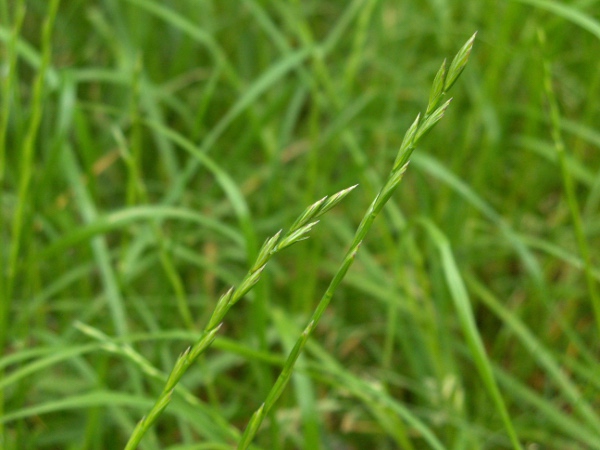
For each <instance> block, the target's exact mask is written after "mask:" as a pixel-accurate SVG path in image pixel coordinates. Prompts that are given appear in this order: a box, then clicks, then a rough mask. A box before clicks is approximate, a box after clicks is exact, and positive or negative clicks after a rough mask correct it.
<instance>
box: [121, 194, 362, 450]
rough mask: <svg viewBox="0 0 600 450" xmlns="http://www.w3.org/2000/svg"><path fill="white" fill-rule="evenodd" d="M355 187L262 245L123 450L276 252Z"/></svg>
mask: <svg viewBox="0 0 600 450" xmlns="http://www.w3.org/2000/svg"><path fill="white" fill-rule="evenodd" d="M355 187H356V186H351V187H349V188H347V189H344V190H342V191H340V192H338V193H336V194H334V195H332V196H330V197H324V198H322V199H321V200H319V201H317V202H315V203H314V204H312V205H311V206H309V207H308V208H307V209H306V210H305V211H304V212H303V213H302V214H301V215H300V217H299V218H298V220H296V221H295V222H294V225H293V226H292V227H291V228H290V229H289V230H288V232H287V233H286V234H284V235H283V236H282V237H281V231H279V232H277V233H276V234H275V235H274V236H272V237H270V238H269V239H267V240H266V241H265V243H264V244H263V245H262V247H261V248H260V250H259V251H258V254H257V258H256V262H255V263H254V264H251V265H250V267H251V268H250V270H249V271H248V273H247V274H246V276H245V277H244V279H243V280H242V281H241V282H240V284H239V285H238V287H237V288H235V287H231V288H230V289H229V290H228V291H227V292H225V293H224V294H223V295H222V296H221V298H220V299H219V300H218V301H217V305H216V306H215V309H214V310H213V313H212V315H211V317H210V318H209V320H208V324H207V325H206V327H205V328H204V331H203V332H202V336H201V337H200V339H198V340H197V341H196V343H195V344H194V345H192V346H191V347H189V348H188V349H187V350H185V351H184V352H183V354H182V355H181V356H180V357H179V358H178V359H177V361H176V362H175V366H174V367H173V369H172V370H171V374H170V375H169V377H168V379H167V382H166V383H165V386H164V387H163V390H162V392H161V393H160V395H159V396H158V399H157V400H156V402H155V403H154V405H153V406H152V407H151V408H150V411H149V412H148V414H146V416H144V417H143V418H142V419H141V420H140V421H139V422H138V424H137V426H136V427H135V429H134V430H133V432H132V434H131V436H130V438H129V441H128V442H127V445H126V447H125V450H134V449H136V448H137V446H138V444H139V443H140V441H141V440H142V438H143V437H144V435H145V434H146V433H147V432H148V430H149V429H150V427H151V426H152V424H153V423H154V422H156V420H157V419H158V418H159V417H160V415H161V414H162V412H163V411H164V410H165V408H166V407H167V406H168V405H169V403H170V401H171V396H172V393H173V390H174V389H175V387H176V386H177V384H178V383H179V381H180V380H181V378H182V377H183V375H184V374H185V372H186V371H187V370H188V369H189V367H190V366H191V365H192V364H193V363H194V361H196V359H197V358H198V357H199V356H200V355H201V354H202V353H204V352H205V351H206V349H207V348H208V347H209V346H210V345H211V344H212V342H213V340H214V339H215V336H216V334H217V333H218V331H219V329H220V328H221V325H222V321H223V319H224V318H225V315H226V314H227V311H229V309H230V308H231V307H232V306H233V305H235V304H236V303H237V302H238V301H240V300H241V299H242V297H243V296H244V295H246V294H247V293H248V292H249V291H250V290H251V289H252V288H253V287H254V286H255V285H256V283H258V281H259V280H260V276H261V274H262V271H263V270H264V269H265V267H266V265H267V263H268V262H269V260H270V259H271V257H273V256H274V255H275V254H276V253H277V252H279V251H281V250H283V249H284V248H287V247H289V246H290V245H293V244H295V243H296V242H299V241H302V240H304V239H306V238H307V234H308V232H310V230H311V228H312V227H313V226H314V225H315V224H316V223H317V222H318V221H317V220H316V219H318V218H319V217H321V216H322V215H323V214H325V213H326V212H327V211H329V210H330V209H331V208H333V207H334V206H335V205H337V204H338V203H339V202H341V201H342V200H343V199H344V198H345V197H346V196H347V195H348V194H349V193H350V192H351V191H352V190H353V189H354V188H355Z"/></svg>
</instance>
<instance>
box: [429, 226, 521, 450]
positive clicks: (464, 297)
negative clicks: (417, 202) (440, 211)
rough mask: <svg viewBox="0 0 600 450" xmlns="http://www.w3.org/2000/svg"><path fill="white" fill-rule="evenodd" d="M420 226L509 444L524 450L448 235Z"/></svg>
mask: <svg viewBox="0 0 600 450" xmlns="http://www.w3.org/2000/svg"><path fill="white" fill-rule="evenodd" d="M420 223H422V224H423V226H424V227H425V229H426V230H427V231H428V232H429V235H430V236H431V239H432V240H433V242H434V244H435V245H436V247H437V248H438V250H439V252H440V257H441V263H442V269H443V271H444V275H445V277H446V282H447V283H448V289H449V291H450V295H451V297H452V301H453V303H454V307H455V309H456V314H457V316H458V320H459V322H460V326H461V328H462V332H463V334H464V336H465V339H466V340H467V344H468V346H469V349H470V351H471V355H472V357H473V362H474V363H475V366H476V367H477V370H478V371H479V375H480V376H481V379H482V381H483V384H484V385H485V387H486V389H487V391H488V393H489V395H490V397H492V401H493V403H494V406H495V407H496V410H497V411H498V413H499V414H500V417H501V418H502V421H503V422H504V427H505V428H506V431H507V433H508V436H509V438H510V441H511V443H512V445H513V448H515V449H522V447H521V444H520V443H519V440H518V438H517V433H516V432H515V429H514V426H513V424H512V421H511V420H510V415H509V413H508V410H507V409H506V405H505V404H504V400H503V399H502V394H501V393H500V389H499V388H498V385H497V383H496V380H495V379H494V375H493V371H492V365H491V363H490V361H489V359H488V357H487V354H486V352H485V348H484V345H483V341H482V339H481V335H480V334H479V331H478V330H477V325H475V317H474V315H473V310H472V309H471V302H470V300H469V295H468V294H467V289H466V288H465V285H464V283H463V280H462V277H461V275H460V272H459V270H458V267H457V266H456V261H455V260H454V255H453V254H452V249H451V248H450V243H449V242H448V239H446V236H444V234H443V233H442V232H441V231H440V230H439V229H438V228H437V227H436V226H435V225H434V224H433V222H431V221H430V220H428V219H421V220H420Z"/></svg>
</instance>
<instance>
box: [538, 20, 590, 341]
mask: <svg viewBox="0 0 600 450" xmlns="http://www.w3.org/2000/svg"><path fill="white" fill-rule="evenodd" d="M538 38H539V41H540V44H541V45H542V46H543V45H544V44H545V41H546V37H545V34H544V32H543V30H542V29H538ZM543 65H544V90H545V91H546V97H547V98H548V106H549V108H550V120H551V123H552V139H553V140H554V148H555V150H556V154H557V156H558V163H559V165H560V172H561V176H562V181H563V186H564V189H565V195H566V196H567V203H568V204H569V210H570V213H571V220H572V221H573V228H574V231H575V238H576V239H577V246H578V247H579V253H580V254H581V259H582V260H583V273H584V275H585V281H586V285H587V289H588V294H589V296H590V301H591V302H592V308H593V310H594V317H595V319H596V327H597V330H598V334H599V335H600V296H599V295H598V290H597V287H596V281H595V280H594V274H593V270H592V257H591V254H590V247H589V244H588V241H587V238H586V236H585V231H584V230H583V221H582V220H581V213H580V208H579V202H578V201H577V195H576V194H575V184H574V182H573V177H572V176H571V171H570V169H569V166H568V164H567V152H566V148H565V143H564V141H563V138H562V134H561V132H560V122H561V118H560V110H559V107H558V102H557V100H556V95H555V94H554V88H553V87H552V70H551V67H550V62H549V61H548V60H547V59H544V60H543Z"/></svg>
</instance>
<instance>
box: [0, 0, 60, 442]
mask: <svg viewBox="0 0 600 450" xmlns="http://www.w3.org/2000/svg"><path fill="white" fill-rule="evenodd" d="M59 2H60V0H53V1H52V2H51V3H50V5H49V8H48V13H47V14H46V18H45V20H44V25H43V27H42V39H41V41H42V61H41V65H40V68H39V70H38V73H37V76H36V78H35V82H34V85H33V95H32V101H31V119H30V121H29V127H28V129H27V133H26V134H25V140H24V142H23V146H22V149H21V152H20V153H21V161H20V172H19V186H18V197H17V206H16V211H15V214H14V216H13V221H12V236H11V244H10V250H9V255H8V261H7V262H6V264H5V262H4V257H2V258H0V267H1V269H0V270H1V273H0V279H2V280H1V281H0V351H1V352H4V349H5V346H6V341H7V337H8V325H9V315H10V311H11V306H12V300H13V288H14V285H15V277H16V273H17V265H18V262H19V256H20V253H21V243H22V240H23V228H24V226H25V223H26V207H27V205H28V204H29V202H28V196H29V188H30V184H31V178H32V175H33V165H34V149H35V142H36V139H37V134H38V130H39V126H40V122H41V120H42V109H43V107H42V104H43V97H44V87H45V79H46V75H47V72H48V67H49V66H50V59H51V57H52V29H53V27H54V20H55V18H56V13H57V11H58V5H59ZM5 9H6V8H5ZM24 17H25V2H23V1H20V2H18V4H17V7H16V12H15V23H14V26H13V31H12V34H11V38H10V43H9V46H8V55H9V56H8V67H7V69H8V71H9V72H8V75H7V76H6V78H5V81H4V83H3V86H2V93H3V99H4V100H3V104H2V119H1V122H0V142H1V143H0V146H1V147H0V192H1V191H2V190H3V183H4V175H5V170H6V148H7V145H6V139H7V127H8V114H9V113H10V104H11V97H12V93H11V91H12V85H13V83H14V81H15V80H16V69H17V52H16V43H17V38H18V36H19V32H20V30H21V25H22V24H23V20H24ZM2 200H3V199H2V196H1V194H0V207H1V206H2ZM3 233H4V227H0V246H1V247H0V248H3V247H4V236H3ZM5 271H6V272H5ZM5 277H6V278H5ZM2 375H3V370H0V378H1V377H2ZM3 412H4V390H3V389H0V416H2V415H3ZM4 442H5V435H4V426H3V425H0V447H2V446H3V444H4Z"/></svg>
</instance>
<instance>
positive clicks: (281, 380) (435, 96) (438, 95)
mask: <svg viewBox="0 0 600 450" xmlns="http://www.w3.org/2000/svg"><path fill="white" fill-rule="evenodd" d="M476 35H477V33H475V34H473V36H471V38H470V39H469V40H468V41H467V42H466V43H465V44H464V45H463V47H462V48H461V49H460V50H459V51H458V53H457V54H456V56H455V57H454V59H453V60H452V62H451V63H450V66H449V67H448V68H446V61H445V60H444V62H443V63H442V66H441V67H440V69H439V70H438V72H437V74H436V76H435V78H434V80H433V84H432V87H431V91H430V95H429V102H428V105H427V109H426V111H425V115H424V117H423V118H422V119H421V115H420V114H419V115H417V118H416V119H415V121H414V122H413V123H412V125H411V126H410V127H409V129H408V131H407V132H406V134H405V135H404V139H403V141H402V144H401V145H400V150H399V151H398V156H397V157H396V160H395V161H394V164H393V166H392V170H391V171H390V173H389V175H388V177H387V180H386V181H385V183H384V185H383V187H382V188H381V189H380V190H379V193H378V194H377V196H376V197H375V199H374V200H373V201H372V203H371V205H370V206H369V208H368V209H367V212H366V213H365V215H364V217H363V219H362V221H361V223H360V225H359V226H358V228H357V230H356V233H355V235H354V238H353V240H352V244H351V245H350V248H349V250H348V251H347V253H346V256H345V257H344V260H343V261H342V264H341V265H340V267H339V269H338V270H337V272H336V274H335V275H334V277H333V279H332V280H331V283H330V284H329V287H328V288H327V290H326V291H325V294H323V297H322V298H321V300H320V301H319V303H318V304H317V307H316V309H315V311H314V312H313V315H312V317H311V319H310V321H309V323H308V325H307V326H306V328H305V329H304V331H303V332H302V334H301V336H300V337H299V338H298V340H297V341H296V344H295V345H294V348H293V349H292V351H291V352H290V354H289V355H288V357H287V359H286V362H285V364H284V366H283V369H282V371H281V373H280V375H279V377H278V378H277V380H276V381H275V384H274V385H273V387H272V388H271V391H270V392H269V394H268V395H267V398H266V400H265V401H264V403H263V404H262V405H261V406H260V407H259V408H258V409H257V410H256V411H255V412H254V414H253V415H252V417H251V418H250V421H249V423H248V425H247V427H246V429H245V430H244V434H243V435H242V437H241V439H240V442H239V444H238V447H237V448H238V450H243V449H247V448H248V447H249V446H250V444H251V442H252V440H253V439H254V437H255V436H256V433H257V432H258V429H259V427H260V425H261V423H262V421H263V420H264V418H265V417H266V415H267V414H268V413H269V411H270V410H271V408H272V407H273V406H274V404H275V402H276V401H277V399H278V398H279V396H280V395H281V393H282V392H283V390H284V389H285V387H286V386H287V384H288V382H289V380H290V378H291V376H292V373H293V370H294V365H295V364H296V361H297V359H298V357H299V356H300V353H301V352H302V350H303V349H304V346H305V345H306V341H307V340H308V337H309V336H310V334H311V333H312V332H313V330H314V329H315V327H316V326H317V324H318V323H319V320H320V319H321V316H322V315H323V313H324V312H325V310H326V309H327V306H328V305H329V302H330V301H331V298H332V297H333V294H334V293H335V291H336V289H337V287H338V286H339V284H340V283H341V282H342V280H343V279H344V277H345V275H346V273H347V272H348V269H349V268H350V267H351V266H352V263H353V262H354V258H355V256H356V253H357V252H358V249H359V248H360V244H361V243H362V241H363V239H364V238H365V236H366V235H367V233H368V232H369V230H370V229H371V226H372V224H373V221H374V220H375V218H376V217H377V215H378V214H379V212H380V211H381V209H382V208H383V206H384V205H385V204H386V203H387V201H388V200H389V198H390V197H391V196H392V194H393V193H394V191H395V189H396V188H397V186H398V184H399V183H400V181H401V180H402V176H403V175H404V172H405V171H406V168H407V166H408V163H409V160H410V156H411V155H412V153H413V151H414V149H415V147H416V145H417V143H418V142H419V140H420V139H421V138H422V137H423V136H424V135H425V134H426V133H427V132H428V131H429V130H431V128H433V127H434V126H435V125H436V124H437V123H438V122H439V120H440V119H441V118H442V117H443V116H444V112H445V111H446V109H447V108H448V105H449V104H450V102H451V101H452V99H449V100H447V101H446V102H444V103H443V104H442V105H441V106H438V105H439V104H440V102H441V101H442V99H443V98H444V96H445V95H446V93H447V92H448V91H449V90H450V88H451V87H452V85H454V83H455V82H456V80H457V79H458V77H459V76H460V74H461V73H462V71H463V70H464V68H465V66H466V64H467V61H468V59H469V55H470V53H471V49H472V48H473V42H474V40H475V36H476Z"/></svg>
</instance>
